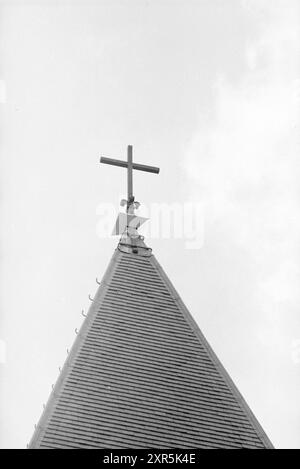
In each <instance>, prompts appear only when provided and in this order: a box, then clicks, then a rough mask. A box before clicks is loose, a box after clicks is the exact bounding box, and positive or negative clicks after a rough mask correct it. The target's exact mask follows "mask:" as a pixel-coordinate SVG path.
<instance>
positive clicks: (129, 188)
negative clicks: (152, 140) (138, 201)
mask: <svg viewBox="0 0 300 469" xmlns="http://www.w3.org/2000/svg"><path fill="white" fill-rule="evenodd" d="M100 163H105V164H111V165H113V166H121V167H122V168H127V210H126V211H127V213H132V212H133V208H134V195H133V183H132V170H133V169H137V170H139V171H146V172H147V173H155V174H158V173H159V168H156V167H155V166H147V165H145V164H139V163H133V161H132V145H128V147H127V161H123V160H116V159H113V158H106V157H105V156H102V157H101V158H100Z"/></svg>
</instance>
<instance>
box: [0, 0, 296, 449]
mask: <svg viewBox="0 0 300 469" xmlns="http://www.w3.org/2000/svg"><path fill="white" fill-rule="evenodd" d="M0 6H1V12H0V13H1V17H0V18H1V19H0V28H1V30H0V39H1V41H0V48H1V51H0V57H1V59H0V60H1V63H0V80H1V81H0V100H1V104H0V106H1V129H2V130H1V143H0V145H1V192H0V197H1V198H0V203H1V206H0V207H1V212H0V216H1V291H0V293H1V296H0V301H1V303H0V306H1V331H0V361H1V360H2V363H0V377H1V395H0V396H1V397H0V406H1V407H0V416H1V419H0V420H1V433H0V444H1V447H3V448H15V447H24V446H26V443H27V442H28V441H29V439H30V437H31V435H32V432H33V426H34V423H36V422H37V420H38V418H39V416H40V414H41V412H42V404H43V402H46V400H47V398H48V396H49V393H50V389H51V384H52V383H53V382H55V380H56V377H57V375H58V367H59V366H61V365H62V364H63V362H64V359H65V357H66V348H70V346H71V344H72V342H73V340H74V329H75V327H79V326H80V324H81V321H82V316H81V314H80V312H81V309H82V308H84V309H85V310H86V309H87V308H88V306H89V300H88V294H89V293H91V294H93V293H94V291H95V289H96V283H95V281H94V279H95V277H96V276H97V277H98V278H101V276H102V274H103V273H104V271H105V269H106V266H107V264H108V262H109V260H110V257H111V255H112V253H113V249H114V248H115V246H116V242H117V240H116V239H102V240H101V239H99V237H97V233H96V226H97V222H98V219H97V207H98V206H99V204H101V203H103V202H105V203H107V202H113V203H115V204H116V206H117V203H118V200H119V198H120V195H125V194H124V193H125V190H126V185H125V182H126V175H125V172H124V170H122V169H119V168H112V167H105V166H100V165H99V163H98V161H99V155H100V154H103V155H107V156H109V155H110V156H113V157H125V152H126V146H127V145H128V144H133V145H134V157H135V158H136V160H137V161H138V162H140V163H145V164H153V165H157V166H160V167H161V174H160V175H159V176H154V175H148V174H142V173H139V174H135V179H134V188H135V191H134V192H135V194H136V196H137V199H138V200H140V201H141V202H144V203H145V204H146V205H147V204H148V205H149V204H150V203H151V202H166V203H172V202H179V203H185V202H187V201H192V202H195V203H196V202H197V203H198V202H201V203H202V204H203V206H204V215H203V216H204V244H203V246H202V248H201V249H199V250H188V249H186V248H185V242H184V240H182V239H178V240H174V239H171V240H166V239H163V240H157V239H153V240H150V239H148V244H149V245H150V246H151V247H152V248H153V250H154V253H155V255H156V256H157V258H158V260H159V261H160V262H161V264H162V265H163V267H164V268H165V270H166V272H167V274H168V275H169V276H170V278H171V280H172V281H173V283H174V285H175V287H176V288H177V290H178V291H179V293H180V294H181V296H182V298H183V300H184V301H185V303H186V304H187V306H188V307H189V309H190V311H191V313H192V314H193V315H194V317H195V318H196V320H197V322H198V324H199V326H200V328H201V329H202V331H203V332H204V334H205V335H206V337H207V339H208V340H209V342H210V343H211V345H212V346H213V348H214V350H215V352H216V353H217V355H218V356H219V358H220V359H221V361H222V363H223V364H224V366H225V367H226V368H227V370H228V371H229V373H230V374H231V376H232V378H233V380H234V381H235V383H236V384H237V386H238V387H239V389H240V391H241V392H242V394H243V395H244V397H245V398H246V400H247V402H248V403H249V405H250V407H251V408H252V410H253V411H254V413H255V415H256V416H257V418H258V419H259V421H260V423H261V424H262V425H263V427H264V429H265V430H266V432H267V434H268V436H269V437H270V439H271V440H272V442H273V443H274V444H275V446H276V447H279V448H300V400H299V394H300V314H299V309H300V308H299V306H300V298H299V297H300V294H299V273H300V252H299V239H300V217H299V208H300V195H299V183H298V181H299V177H300V168H299V102H300V76H299V4H298V2H297V1H296V0H295V1H293V0H289V1H288V2H287V1H279V0H272V1H271V0H269V1H267V0H245V1H242V0H226V2H225V1H224V0H223V1H220V0H197V1H192V0H182V1H166V0H165V1H163V0H159V1H142V0H139V1H133V0H130V1H114V2H112V1H97V2H96V1H94V2H92V1H90V2H80V1H74V2H70V1H68V2H67V1H53V2H50V1H45V2H42V1H32V2H29V1H28V2H25V1H24V2H21V1H18V2H17V1H15V2H11V3H10V2H0ZM183 273H184V275H183ZM3 349H6V359H5V360H4V358H5V357H3V355H4V350H3Z"/></svg>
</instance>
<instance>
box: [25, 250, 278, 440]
mask: <svg viewBox="0 0 300 469" xmlns="http://www.w3.org/2000/svg"><path fill="white" fill-rule="evenodd" d="M136 250H137V251H138V252H137V253H133V250H132V249H129V248H126V243H123V244H122V243H121V244H119V246H118V248H117V249H116V251H115V253H114V255H113V258H112V260H111V262H110V264H109V267H108V269H107V272H106V274H105V275H104V278H103V280H102V282H101V285H100V286H99V289H98V292H97V294H96V296H95V298H94V301H93V303H92V305H91V308H90V310H89V312H88V315H87V318H86V319H85V321H84V323H83V325H82V327H81V330H80V332H79V334H78V335H77V338H76V340H75V343H74V345H73V347H72V349H71V352H70V354H69V355H68V358H67V360H66V363H65V365H64V367H63V370H62V372H61V374H60V376H59V378H58V381H57V383H56V385H55V387H54V389H53V392H52V393H51V396H50V398H49V401H48V403H47V406H46V408H45V411H44V413H43V415H42V417H41V419H40V422H39V424H38V426H37V428H36V431H35V433H34V435H33V437H32V440H31V442H30V445H29V447H30V448H151V447H152V448H154V447H155V448H174V447H177V448H178V447H180V448H254V449H255V448H272V444H271V443H270V441H269V439H268V438H267V436H266V434H265V433H264V431H263V430H262V428H261V426H260V425H259V423H258V422H257V420H256V418H255V417H254V415H253V414H252V412H251V410H250V409H249V407H248V406H247V404H246V403H245V401H244V400H243V398H242V396H241V395H240V393H239V392H238V390H237V389H236V387H235V385H234V384H233V383H232V381H231V379H230V377H229V376H228V374H227V373H226V371H225V370H224V368H223V366H222V365H221V364H220V362H219V360H218V359H217V357H216V356H215V354H214V352H213V351H212V349H211V348H210V346H209V345H208V343H207V341H206V339H205V338H204V336H203V334H202V333H201V331H200V330H199V328H198V326H197V325H196V323H195V321H194V320H193V318H192V316H191V315H190V313H189V312H188V311H187V309H186V307H185V306H184V304H183V302H182V301H181V299H180V297H179V295H178V294H177V292H176V291H175V289H174V287H173V286H172V285H171V283H170V281H169V279H168V277H167V276H166V274H165V273H164V271H163V269H162V268H161V267H160V265H159V264H158V262H157V260H156V259H155V257H154V256H153V255H152V254H151V252H150V251H149V250H148V249H147V248H146V247H145V246H144V245H143V244H140V246H139V248H138V249H135V251H136Z"/></svg>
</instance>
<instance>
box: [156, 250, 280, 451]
mask: <svg viewBox="0 0 300 469" xmlns="http://www.w3.org/2000/svg"><path fill="white" fill-rule="evenodd" d="M150 261H151V262H152V264H153V265H154V266H155V267H156V269H157V270H158V271H159V273H160V275H161V278H162V279H163V280H164V282H165V283H166V285H167V286H168V288H169V290H170V293H171V294H172V295H173V299H174V301H175V302H176V303H177V304H178V305H179V308H180V310H181V311H182V312H183V314H184V317H185V319H186V320H187V321H188V323H189V324H190V326H191V328H192V329H193V331H194V332H195V334H196V336H197V337H198V338H199V340H200V341H201V342H202V343H203V344H204V345H205V347H206V349H207V352H208V354H209V355H210V357H211V359H212V361H213V363H214V364H215V365H216V368H217V369H218V370H219V372H220V373H221V375H222V376H224V379H225V381H226V383H227V385H228V387H229V388H230V390H231V391H232V392H233V394H234V396H235V397H236V399H237V401H238V402H239V404H240V406H241V408H242V409H243V410H244V412H245V413H246V415H247V416H248V417H249V420H250V422H251V423H252V425H253V427H254V429H255V430H256V432H257V434H258V436H259V437H260V438H261V440H262V442H263V444H264V445H265V448H266V449H275V448H274V446H273V444H272V442H271V440H270V439H269V437H268V436H267V434H266V432H265V431H264V429H263V428H262V426H261V424H260V423H259V421H258V420H257V418H256V417H255V415H254V413H253V412H252V410H251V409H250V407H249V405H248V404H247V402H246V400H245V399H244V397H243V396H242V394H241V393H240V391H239V390H238V388H237V387H236V385H235V384H234V382H233V381H232V379H231V377H230V375H229V373H228V372H227V371H226V369H225V367H224V366H223V365H222V363H221V361H220V360H219V358H218V357H217V355H216V354H215V352H214V351H213V349H212V347H211V346H210V344H209V342H208V341H207V339H206V337H205V336H204V334H203V332H202V331H201V329H200V328H199V326H198V324H197V323H196V321H195V319H194V318H193V316H192V315H191V313H190V312H189V310H188V309H187V307H186V306H185V304H184V302H183V301H182V299H181V297H180V295H179V294H178V292H177V290H176V289H175V287H174V285H173V284H172V282H171V280H170V279H169V277H168V276H167V274H166V273H165V271H164V269H163V268H162V266H161V265H160V264H159V262H158V260H157V259H156V257H155V256H154V255H152V256H151V260H150Z"/></svg>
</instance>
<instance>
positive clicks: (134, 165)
mask: <svg viewBox="0 0 300 469" xmlns="http://www.w3.org/2000/svg"><path fill="white" fill-rule="evenodd" d="M100 163H105V164H111V165H113V166H121V167H122V168H127V167H128V163H127V161H122V160H116V159H114V158H106V157H105V156H101V158H100ZM132 169H138V170H139V171H146V172H147V173H155V174H158V173H159V168H157V167H156V166H148V165H145V164H139V163H132Z"/></svg>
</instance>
